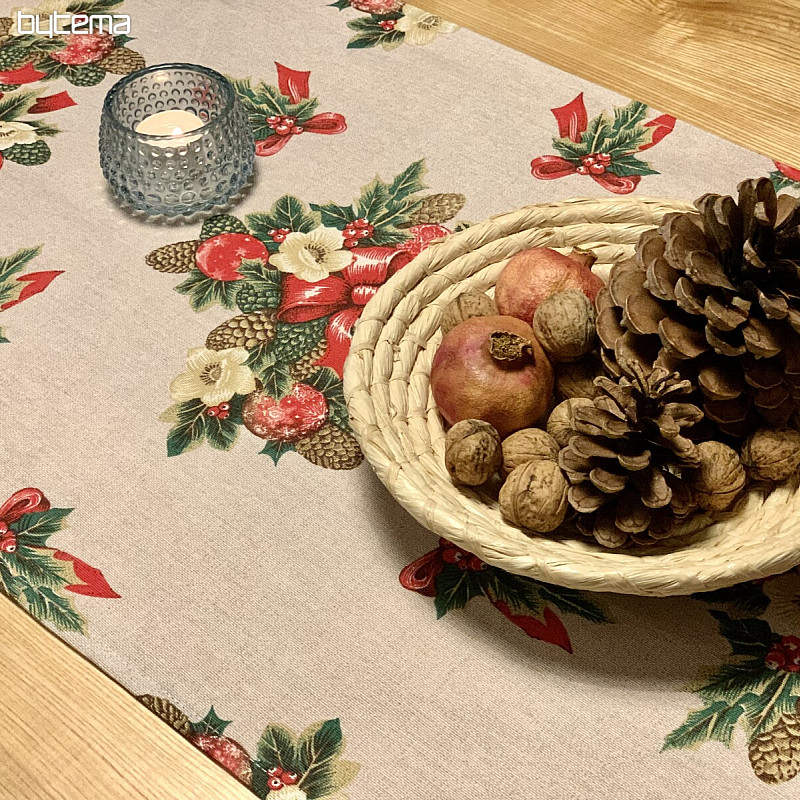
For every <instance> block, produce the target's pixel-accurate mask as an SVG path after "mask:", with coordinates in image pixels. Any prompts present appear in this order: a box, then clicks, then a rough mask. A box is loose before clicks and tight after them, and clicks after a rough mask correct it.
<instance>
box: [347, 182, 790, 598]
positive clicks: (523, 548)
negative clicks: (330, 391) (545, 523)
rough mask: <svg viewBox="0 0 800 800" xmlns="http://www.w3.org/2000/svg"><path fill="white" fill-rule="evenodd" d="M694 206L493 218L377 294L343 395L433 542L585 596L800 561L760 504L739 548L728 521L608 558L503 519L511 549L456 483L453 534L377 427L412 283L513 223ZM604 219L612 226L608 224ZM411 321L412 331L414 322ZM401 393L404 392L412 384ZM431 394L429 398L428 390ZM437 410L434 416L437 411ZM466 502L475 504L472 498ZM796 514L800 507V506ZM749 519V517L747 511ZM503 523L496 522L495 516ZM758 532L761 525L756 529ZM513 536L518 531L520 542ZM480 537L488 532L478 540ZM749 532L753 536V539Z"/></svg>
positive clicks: (363, 439) (745, 575) (562, 207)
mask: <svg viewBox="0 0 800 800" xmlns="http://www.w3.org/2000/svg"><path fill="white" fill-rule="evenodd" d="M693 208H694V207H693V206H692V205H691V204H689V203H685V202H683V201H677V200H671V199H665V198H649V197H647V198H645V197H642V198H618V197H615V198H573V199H569V200H566V201H560V202H548V203H536V204H531V205H526V206H522V207H520V208H517V209H515V210H512V211H508V212H503V213H501V214H496V215H493V216H491V217H489V218H488V219H486V220H484V221H482V222H479V223H476V224H475V225H472V226H470V227H469V228H466V229H464V230H462V231H459V232H458V233H454V234H451V235H450V236H447V237H446V238H444V239H440V240H436V241H435V242H433V243H432V244H431V245H430V246H429V247H428V248H427V249H426V250H424V251H423V252H422V253H421V254H420V255H418V256H417V257H416V258H415V259H413V260H412V261H411V262H409V264H407V265H406V266H405V267H404V268H403V269H402V270H400V271H399V272H398V273H396V274H395V275H394V276H392V278H391V279H390V280H389V281H387V282H386V284H384V285H383V286H382V287H381V288H380V289H379V290H378V292H377V293H376V294H375V296H374V297H373V298H372V299H371V300H370V301H369V303H367V305H366V306H365V308H364V311H363V313H362V317H361V319H360V321H359V323H358V324H357V326H356V328H355V332H354V336H353V341H352V344H351V348H350V354H349V356H348V359H347V362H346V364H345V370H344V393H345V398H346V401H347V406H348V410H349V412H350V421H351V427H352V429H353V432H354V434H355V436H356V439H357V440H358V442H359V444H360V446H361V448H362V450H363V452H364V455H365V458H366V460H367V461H368V462H369V463H370V465H371V466H372V468H373V469H374V471H375V472H376V474H377V475H378V477H379V479H380V480H381V482H382V483H384V485H385V486H386V487H387V488H388V490H389V491H390V493H391V494H392V495H393V496H394V497H395V499H396V500H397V501H398V502H400V504H401V505H403V506H404V507H405V508H406V510H407V511H409V512H410V513H411V514H412V516H414V517H415V519H417V521H418V522H420V523H421V524H422V525H423V526H424V527H426V528H428V529H429V530H431V531H432V532H433V533H434V534H435V535H440V536H445V537H446V538H448V539H452V541H453V542H454V543H456V544H459V545H461V546H465V549H468V550H470V551H471V552H474V553H475V555H477V556H478V557H479V558H481V559H482V560H484V561H486V562H487V563H488V564H490V565H493V566H497V567H499V568H501V569H504V570H507V571H510V572H515V573H518V574H522V575H526V576H528V577H532V578H535V579H537V580H544V581H546V582H549V583H556V584H560V585H563V586H567V587H570V588H574V589H582V590H589V591H606V592H618V593H625V594H637V595H649V596H670V595H686V594H693V593H696V592H705V591H711V590H714V589H718V588H722V587H725V586H730V585H732V584H734V583H739V582H741V581H745V580H752V579H757V578H763V577H767V576H769V575H772V574H776V573H779V572H783V571H785V570H788V569H790V568H792V567H794V566H796V565H797V564H798V563H800V527H798V530H797V531H793V532H791V535H789V536H787V535H783V536H773V535H771V536H770V537H767V538H764V537H762V536H761V535H760V530H759V528H760V526H765V527H769V525H768V522H769V521H768V520H766V519H762V517H763V516H764V515H762V516H761V517H760V516H759V513H760V510H763V509H764V508H766V507H767V506H766V505H765V504H764V503H763V502H762V504H761V506H760V508H759V510H758V512H757V513H756V515H755V517H753V516H752V514H750V516H748V517H747V518H746V519H741V522H743V523H750V525H751V529H750V530H748V531H745V539H744V540H743V541H739V542H738V544H737V545H736V546H733V542H732V541H731V542H728V540H727V538H726V537H724V536H722V535H721V533H720V531H721V530H722V529H721V528H720V526H721V525H722V526H724V525H728V526H729V527H730V521H728V522H716V523H714V524H712V525H710V526H708V527H707V528H706V529H705V531H704V532H703V533H700V534H698V535H697V536H694V537H693V538H692V539H690V540H687V546H685V547H678V548H674V547H673V548H671V549H667V548H660V549H659V550H649V549H648V550H645V551H644V552H642V551H613V550H612V551H604V550H600V549H596V548H595V546H593V545H592V544H589V543H586V542H579V541H578V540H570V541H569V542H566V541H565V540H560V539H552V538H548V537H544V536H538V535H534V536H531V535H528V534H525V533H524V532H523V531H522V530H521V529H519V528H516V527H515V526H511V525H510V524H509V523H506V522H503V523H502V525H503V532H504V534H507V536H508V539H509V540H510V543H509V540H506V539H502V537H500V536H499V535H497V536H493V535H492V534H491V531H489V530H488V527H487V526H486V525H485V524H484V519H483V516H484V513H485V511H486V509H487V505H486V504H485V503H483V502H482V501H480V500H479V501H478V502H479V503H480V506H478V505H476V504H475V499H474V498H477V497H478V495H477V494H476V493H475V492H471V491H470V490H465V489H463V487H459V488H457V487H455V486H453V485H452V484H450V487H451V488H452V493H458V494H460V495H461V496H462V497H463V498H465V501H464V503H463V507H464V511H463V514H462V515H461V520H460V521H463V525H462V527H457V528H453V525H452V517H453V515H452V514H451V513H450V511H448V510H447V509H446V508H443V507H442V506H440V505H439V504H437V503H436V502H435V501H434V502H433V504H432V507H430V508H425V507H422V506H420V507H416V505H415V503H414V502H410V501H409V500H410V499H411V500H412V501H413V500H414V499H415V498H416V496H417V495H418V493H419V489H418V487H417V486H416V485H415V483H414V481H412V480H411V479H410V477H409V474H408V470H409V469H410V468H411V466H412V464H413V463H414V459H412V458H409V457H404V458H403V459H402V460H398V459H397V458H394V457H393V456H392V455H391V450H392V448H391V446H390V445H388V444H387V441H386V431H385V429H382V428H381V427H380V426H378V425H377V424H376V421H375V420H376V417H375V398H374V396H373V395H372V392H371V391H370V389H371V387H372V383H371V378H372V354H374V345H375V343H376V341H377V339H378V337H379V336H380V334H381V332H382V329H383V327H384V326H386V324H387V323H388V321H389V319H391V318H392V315H391V314H390V316H389V317H388V318H387V317H386V313H385V312H386V309H387V307H390V308H392V309H394V307H395V306H396V302H395V300H396V298H401V299H402V298H406V297H407V296H408V295H409V294H410V293H412V292H413V290H414V288H415V287H416V286H418V285H419V284H421V283H422V282H424V281H426V280H428V279H430V278H431V277H432V276H434V275H435V274H436V273H437V272H438V271H439V270H440V269H443V268H445V267H446V266H447V265H448V264H449V263H450V262H451V261H453V260H456V259H458V258H459V257H460V256H462V255H464V254H466V253H474V252H476V251H480V250H481V248H485V247H487V246H491V245H492V243H497V242H499V241H501V240H502V239H506V238H508V234H507V235H505V236H497V235H495V234H496V233H497V232H498V231H501V232H502V231H503V230H504V229H505V228H508V229H509V230H512V231H514V230H516V226H517V225H522V227H521V228H520V229H521V230H523V231H530V230H534V229H537V230H539V229H540V230H543V231H545V230H546V231H549V230H554V229H556V228H558V227H561V228H570V227H571V226H573V225H574V226H581V225H584V224H588V222H587V221H586V220H589V219H591V220H592V222H593V223H597V222H600V223H604V224H607V225H613V224H615V221H616V219H617V218H619V219H623V220H624V221H625V222H627V223H631V222H632V223H635V222H636V221H637V219H638V217H642V218H648V215H649V216H650V217H652V216H653V215H655V216H658V215H661V216H663V214H665V213H669V212H671V211H686V210H692V209H693ZM559 215H560V216H562V217H564V218H566V219H570V218H571V217H575V219H574V220H573V221H572V222H568V223H565V224H562V225H559V224H558V223H557V222H556V221H555V219H554V218H558V217H559ZM536 217H542V218H543V219H544V220H547V219H548V218H549V219H550V225H549V226H546V227H542V226H537V225H527V227H525V225H526V224H527V222H526V221H530V219H531V218H536ZM608 217H611V219H610V220H609V219H607V218H608ZM653 224H655V223H652V222H650V223H649V224H648V225H647V226H648V227H652V225H653ZM474 245H477V247H475V246H474ZM520 249H522V248H520ZM403 322H406V320H403ZM408 324H409V325H410V322H409V323H408ZM426 345H427V342H425V344H423V345H420V350H419V353H424V352H426ZM434 349H435V348H434ZM419 353H418V355H417V357H419ZM395 383H396V382H395ZM395 388H397V387H395ZM405 390H406V392H407V391H408V385H407V384H406V386H405ZM426 390H427V391H428V392H429V389H428V388H427V385H426ZM436 413H437V415H438V412H436ZM440 424H441V423H440ZM431 453H433V447H432V446H431V443H430V442H429V443H428V453H427V454H431ZM387 454H388V455H387ZM423 457H424V456H423V455H419V456H418V457H417V459H416V461H420V460H421V459H422V458H423ZM434 457H435V456H434ZM439 467H440V470H441V472H442V473H444V472H445V470H444V465H443V464H440V465H439ZM448 482H449V478H448ZM794 488H796V487H779V488H778V489H776V490H775V491H774V492H773V493H772V497H771V498H770V503H769V504H768V505H769V506H770V509H771V510H774V509H772V507H773V506H775V507H777V510H778V513H780V511H781V510H782V509H783V507H784V506H785V505H787V503H788V502H790V501H791V500H792V498H800V493H797V492H795V491H794ZM445 489H446V487H445ZM448 494H451V493H450V492H448ZM751 495H753V492H751ZM756 495H758V493H757V492H756V493H755V495H754V498H755V499H754V502H756V503H757V502H758V497H757V496H756ZM454 497H455V495H453V498H454ZM470 497H471V498H473V499H472V500H470V499H469V498H470ZM751 499H753V498H751ZM773 501H774V502H773ZM798 507H799V508H800V499H798ZM745 513H746V514H747V513H749V512H748V511H747V510H746V511H745ZM497 516H498V517H499V513H497ZM783 517H784V521H785V519H786V518H788V517H789V514H786V513H784V515H783ZM773 523H774V520H773ZM798 524H799V525H800V523H798ZM752 526H756V527H755V528H754V529H753V527H752ZM738 527H741V526H737V528H738ZM784 527H785V526H784ZM731 530H733V528H731ZM466 531H472V533H466ZM512 531H515V532H516V535H515V534H514V533H512ZM480 532H482V535H479V534H480ZM473 534H474V535H473ZM747 535H750V537H751V538H750V539H747V538H746V536H747ZM740 538H741V537H740ZM501 539H502V541H501ZM723 539H725V543H726V544H730V545H731V546H730V547H728V548H722V549H719V550H717V551H716V553H714V552H713V550H714V548H715V546H716V544H717V543H718V542H719V541H722V540H723ZM762 539H763V541H762ZM787 540H788V541H787ZM753 544H758V551H759V552H758V556H757V557H755V554H754V553H753V550H754V548H752V547H751V546H750V545H753ZM790 545H791V546H790ZM576 553H577V554H578V555H577V556H576ZM687 554H695V555H696V559H694V560H693V559H691V558H687V557H686V556H687ZM712 555H716V556H717V558H716V559H714V558H711V556H712Z"/></svg>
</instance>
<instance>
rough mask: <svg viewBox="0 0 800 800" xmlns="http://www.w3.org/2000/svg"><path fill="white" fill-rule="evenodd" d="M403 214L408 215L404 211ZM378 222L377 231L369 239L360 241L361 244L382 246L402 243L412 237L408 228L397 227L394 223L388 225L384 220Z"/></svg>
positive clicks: (362, 245) (364, 245) (363, 245)
mask: <svg viewBox="0 0 800 800" xmlns="http://www.w3.org/2000/svg"><path fill="white" fill-rule="evenodd" d="M409 210H410V209H409ZM403 216H407V215H406V214H405V213H403ZM378 224H379V226H380V227H378V228H376V229H375V232H374V233H373V234H372V236H370V237H369V239H362V240H361V242H359V246H361V247H366V246H367V245H371V244H373V245H380V246H387V245H393V244H402V243H403V242H407V241H408V240H409V239H410V238H411V236H410V234H409V232H408V231H407V230H403V229H401V228H396V227H395V226H394V225H387V224H385V223H382V222H379V223H378Z"/></svg>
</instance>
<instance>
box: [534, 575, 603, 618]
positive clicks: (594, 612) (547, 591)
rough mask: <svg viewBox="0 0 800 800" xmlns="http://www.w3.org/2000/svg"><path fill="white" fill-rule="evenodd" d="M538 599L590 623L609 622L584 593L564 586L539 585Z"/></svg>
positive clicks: (601, 610)
mask: <svg viewBox="0 0 800 800" xmlns="http://www.w3.org/2000/svg"><path fill="white" fill-rule="evenodd" d="M538 592H539V597H540V598H541V599H542V600H543V601H544V602H545V603H549V604H550V605H551V606H553V607H554V608H557V609H558V610H559V611H563V612H565V613H567V614H577V615H578V616H579V617H583V618H584V619H587V620H589V621H590V622H596V623H601V622H610V620H609V618H608V616H607V614H606V612H605V611H604V610H603V609H602V608H601V607H600V606H599V605H598V604H597V603H595V602H594V600H592V599H591V598H590V597H589V596H588V595H587V594H586V593H584V592H579V591H577V590H576V589H567V588H566V587H565V586H555V585H551V584H547V583H541V584H539V589H538Z"/></svg>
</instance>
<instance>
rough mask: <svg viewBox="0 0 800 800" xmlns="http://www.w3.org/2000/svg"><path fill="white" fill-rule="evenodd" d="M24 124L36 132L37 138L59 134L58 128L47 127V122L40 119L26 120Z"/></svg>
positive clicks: (53, 126)
mask: <svg viewBox="0 0 800 800" xmlns="http://www.w3.org/2000/svg"><path fill="white" fill-rule="evenodd" d="M26 122H27V124H28V125H30V126H31V127H32V128H34V129H35V130H36V135H37V136H42V137H45V136H55V135H56V134H58V133H61V129H60V128H58V127H57V126H55V125H49V124H48V123H47V122H45V121H44V120H41V119H29V120H26Z"/></svg>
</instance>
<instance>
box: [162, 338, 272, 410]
mask: <svg viewBox="0 0 800 800" xmlns="http://www.w3.org/2000/svg"><path fill="white" fill-rule="evenodd" d="M247 356H248V353H247V350H245V349H244V347H231V348H229V349H228V350H209V349H207V348H205V347H195V348H193V349H192V350H190V351H189V352H188V353H187V356H186V371H185V372H181V374H180V375H178V377H177V378H175V380H173V381H172V383H171V384H170V385H169V393H170V395H171V396H172V399H173V400H175V401H176V402H177V403H182V402H184V401H186V400H194V398H195V397H199V398H200V400H202V401H203V402H204V403H205V404H206V405H207V406H218V405H219V404H220V403H225V402H227V401H228V400H230V399H231V397H233V396H234V395H235V394H250V392H252V391H254V390H255V388H256V379H255V377H254V376H253V373H252V372H251V371H250V367H245V366H244V362H245V361H246V360H247Z"/></svg>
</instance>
